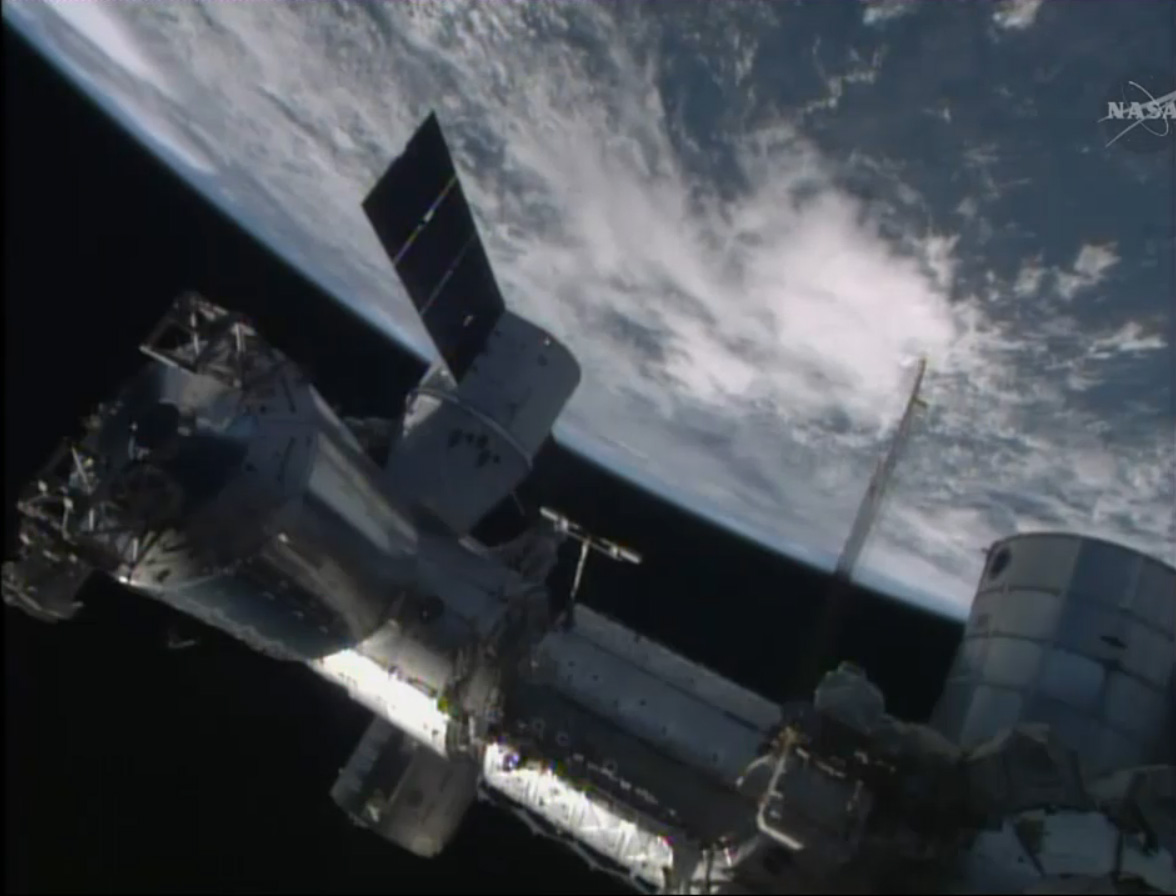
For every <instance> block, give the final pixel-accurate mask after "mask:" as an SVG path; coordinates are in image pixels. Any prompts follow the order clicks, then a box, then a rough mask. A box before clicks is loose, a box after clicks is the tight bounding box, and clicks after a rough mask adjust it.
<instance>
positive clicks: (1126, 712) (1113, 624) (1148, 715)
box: [934, 533, 1176, 771]
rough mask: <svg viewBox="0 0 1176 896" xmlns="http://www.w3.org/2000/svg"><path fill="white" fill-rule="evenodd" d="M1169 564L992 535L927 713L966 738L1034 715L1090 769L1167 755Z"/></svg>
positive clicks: (1175, 614)
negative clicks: (958, 640) (947, 669)
mask: <svg viewBox="0 0 1176 896" xmlns="http://www.w3.org/2000/svg"><path fill="white" fill-rule="evenodd" d="M1174 661H1176V570H1173V569H1172V568H1171V567H1167V566H1164V565H1162V564H1160V563H1159V562H1157V561H1155V560H1153V559H1151V558H1149V557H1146V556H1144V555H1142V554H1139V553H1137V552H1135V551H1132V550H1130V549H1128V548H1125V547H1121V546H1119V545H1115V544H1112V543H1110V542H1106V541H1101V540H1098V539H1091V538H1084V537H1080V536H1076V535H1066V534H1048V533H1043V534H1032V535H1021V536H1017V537H1014V538H1010V539H1006V540H1004V541H1001V542H997V543H996V544H995V545H993V547H992V550H991V551H990V552H989V557H988V564H987V566H986V569H985V571H984V574H983V576H982V578H981V581H980V584H979V587H978V589H977V594H976V600H975V603H974V604H973V607H972V613H971V616H970V618H969V620H968V624H967V628H966V630H965V634H964V641H963V643H962V644H961V646H960V650H959V653H958V654H957V657H956V660H955V663H954V665H953V668H952V671H951V674H950V676H949V678H948V681H947V683H946V685H945V687H944V691H943V694H942V696H941V698H940V701H939V704H938V705H937V707H936V710H935V714H934V724H935V726H936V727H937V728H938V729H939V730H940V731H942V732H943V733H944V734H945V735H947V736H949V737H951V738H953V739H956V740H958V742H959V743H960V744H961V745H963V746H965V747H968V746H973V745H975V744H977V743H980V742H981V741H983V740H986V739H987V738H989V737H991V736H993V735H995V734H997V733H998V732H999V731H1001V730H1002V729H1004V728H1007V727H1008V726H1010V725H1012V724H1014V723H1018V722H1043V723H1047V724H1049V725H1050V726H1052V727H1053V729H1054V730H1055V731H1056V732H1057V733H1058V734H1059V735H1060V736H1061V738H1062V739H1063V740H1064V741H1065V742H1066V743H1067V744H1068V745H1069V746H1071V747H1073V748H1074V749H1075V750H1077V751H1078V752H1079V755H1080V756H1081V757H1082V760H1083V762H1084V763H1086V764H1087V766H1088V767H1089V768H1090V769H1091V770H1094V771H1103V770H1107V769H1111V768H1117V767H1122V766H1126V765H1133V764H1144V763H1149V762H1160V763H1162V762H1170V761H1171V757H1172V755H1173V747H1172V742H1171V726H1172V718H1171V712H1172V709H1171V696H1170V688H1171V676H1172V669H1173V662H1174Z"/></svg>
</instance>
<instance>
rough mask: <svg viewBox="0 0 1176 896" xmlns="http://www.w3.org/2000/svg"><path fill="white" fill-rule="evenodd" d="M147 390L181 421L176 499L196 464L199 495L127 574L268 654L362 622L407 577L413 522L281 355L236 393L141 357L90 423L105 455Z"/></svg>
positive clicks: (301, 651)
mask: <svg viewBox="0 0 1176 896" xmlns="http://www.w3.org/2000/svg"><path fill="white" fill-rule="evenodd" d="M159 397H165V398H167V399H169V400H171V401H173V402H175V403H176V404H178V405H179V406H180V408H181V411H182V413H183V414H184V415H185V416H186V418H187V419H188V421H189V426H190V431H189V433H188V434H187V435H184V436H182V437H181V439H180V443H179V444H180V448H179V450H180V452H181V455H182V457H181V460H182V464H183V465H182V466H180V467H179V469H180V472H179V474H178V477H177V478H178V482H179V485H180V487H181V491H182V492H183V493H184V495H185V501H186V500H187V496H188V495H190V494H191V493H193V492H195V491H197V489H196V488H195V487H194V485H195V484H194V483H192V482H190V481H188V480H190V479H191V478H192V476H193V473H192V471H193V470H199V471H200V479H201V481H200V483H199V489H198V491H199V493H200V500H199V501H198V502H194V503H192V505H191V506H189V507H185V509H184V510H183V512H182V513H181V515H180V516H179V517H178V518H177V519H175V520H173V521H172V522H171V524H170V525H169V526H168V527H167V528H166V530H165V531H163V532H161V533H160V536H159V538H158V540H156V541H154V542H153V543H151V544H150V545H149V546H148V547H147V548H146V549H145V550H143V551H142V554H141V557H140V559H139V561H138V562H137V563H136V564H135V565H134V567H133V568H132V569H130V570H128V572H127V574H126V575H125V576H124V581H125V582H126V584H128V585H130V586H131V587H134V588H137V589H140V590H144V591H147V592H149V593H151V594H153V595H155V596H157V597H159V598H160V599H161V600H163V601H165V602H166V603H168V604H170V605H172V606H174V607H176V608H177V609H179V610H181V611H183V612H186V613H189V614H191V615H194V616H196V617H198V618H201V619H203V620H204V621H206V622H209V623H210V624H213V625H216V626H217V627H219V628H222V629H225V630H226V631H228V632H229V633H230V634H233V635H235V636H237V637H240V638H241V639H242V640H245V641H246V642H247V643H250V644H251V645H253V646H255V647H257V648H259V649H262V650H264V651H265V652H267V653H270V654H272V655H278V656H284V657H287V658H292V659H294V658H296V659H309V658H313V657H316V656H322V655H324V654H327V653H332V652H334V651H337V650H340V649H343V648H344V647H348V646H353V645H355V644H357V643H358V642H360V641H362V640H363V639H364V638H366V637H367V636H368V635H369V634H371V632H373V631H374V630H375V629H376V628H377V626H378V625H379V624H380V623H381V621H382V620H383V617H384V615H385V613H386V612H387V609H388V606H389V604H390V602H391V600H392V598H393V597H394V596H395V595H396V594H397V593H398V590H399V589H400V588H401V587H403V585H404V584H405V583H407V582H410V581H411V580H412V576H413V573H414V568H415V559H414V556H413V555H414V553H415V532H414V531H413V529H412V527H411V525H410V524H409V523H408V521H407V519H406V518H405V517H404V515H403V514H402V513H401V512H400V510H399V509H398V508H397V507H396V505H395V504H394V502H393V501H392V500H391V499H390V498H389V497H388V496H387V495H386V494H385V493H384V491H383V487H382V482H381V477H380V471H379V470H378V469H377V468H376V467H375V465H374V464H373V463H372V462H371V461H370V460H369V459H368V458H367V457H366V456H365V455H364V454H363V453H362V451H361V450H360V449H359V446H358V443H356V441H355V439H354V437H353V436H352V435H351V434H350V433H349V432H348V431H347V430H346V428H345V427H343V425H342V424H341V423H340V422H339V421H338V419H337V418H336V417H335V415H334V414H333V413H332V412H331V411H330V409H329V408H328V407H327V406H326V405H325V403H323V401H322V400H321V399H320V398H319V397H318V395H317V394H316V393H315V391H314V389H313V388H312V387H311V386H310V385H309V383H307V382H306V381H305V380H304V379H303V378H302V377H301V375H300V374H298V373H297V371H296V370H295V369H294V368H293V367H289V366H285V367H283V368H281V369H278V370H276V371H275V372H274V373H273V375H271V376H270V377H268V378H266V379H265V381H263V382H261V383H258V384H257V385H256V386H254V387H253V388H247V389H245V390H244V391H242V392H236V391H235V390H231V389H227V388H225V387H224V386H223V385H222V384H220V383H219V382H217V381H215V380H211V379H210V378H209V377H206V376H202V375H200V374H193V373H189V372H187V371H184V370H180V369H177V368H174V367H165V366H162V365H153V366H151V367H150V368H148V370H147V371H146V372H145V373H144V375H143V376H142V377H140V378H139V379H138V380H136V382H135V384H134V385H133V387H132V388H131V389H130V390H129V391H128V393H127V395H126V398H125V400H124V402H123V411H122V413H121V414H120V415H118V416H117V417H116V418H115V419H114V420H113V421H112V422H111V424H110V426H108V427H107V429H106V430H105V431H104V432H103V433H102V436H101V440H102V442H103V444H105V445H106V446H107V450H108V451H110V452H111V453H112V456H116V457H117V456H119V454H120V453H122V452H125V451H126V447H125V443H127V442H128V441H129V439H130V435H129V429H128V423H129V421H130V420H132V419H134V418H135V416H136V414H137V413H139V411H140V408H141V407H142V406H143V405H144V404H146V403H148V402H149V401H152V400H155V399H158V398H159ZM187 446H192V450H190V451H187V452H186V455H185V451H186V447H187Z"/></svg>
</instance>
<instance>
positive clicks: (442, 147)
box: [363, 114, 506, 381]
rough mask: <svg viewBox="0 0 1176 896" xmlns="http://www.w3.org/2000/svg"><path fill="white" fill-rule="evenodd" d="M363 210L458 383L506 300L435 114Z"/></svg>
mask: <svg viewBox="0 0 1176 896" xmlns="http://www.w3.org/2000/svg"><path fill="white" fill-rule="evenodd" d="M363 210H364V213H365V214H366V215H367V218H368V220H369V221H370V222H371V225H372V227H373V229H374V230H375V231H376V235H377V236H378V237H379V240H380V243H381V245H382V246H383V247H384V251H385V252H386V253H387V254H388V257H389V259H391V261H392V264H393V266H394V267H395V269H396V273H397V275H398V276H399V277H400V281H401V283H403V284H404V288H405V291H407V293H408V295H409V298H410V299H412V303H413V305H415V306H416V309H417V312H418V313H419V314H420V316H421V320H422V322H423V323H424V325H425V329H426V330H427V331H428V333H429V335H430V336H431V337H432V339H433V342H434V344H435V345H436V346H437V350H438V351H439V352H440V354H441V357H442V358H443V359H444V360H445V363H446V364H447V365H448V366H449V369H450V370H451V371H452V372H453V375H454V377H455V378H456V379H457V380H459V381H460V380H461V378H462V377H463V376H464V374H465V373H466V371H467V370H469V368H470V365H471V364H472V363H473V360H474V358H475V357H476V356H477V355H478V353H479V352H480V351H481V350H482V348H483V347H484V345H485V344H486V340H487V339H488V338H489V336H490V333H491V331H492V330H493V329H494V325H495V323H496V322H497V321H498V319H499V317H501V316H502V313H503V312H504V311H505V310H506V303H505V302H504V301H503V299H502V293H501V292H500V291H499V289H498V284H497V282H495V280H494V273H493V271H492V270H491V269H490V260H489V258H488V257H487V255H486V249H485V247H484V246H483V245H482V240H481V238H480V237H479V236H478V230H477V227H476V226H475V224H474V216H473V214H472V212H471V211H470V206H469V203H468V202H467V201H466V198H465V193H464V192H463V191H462V188H461V183H460V181H458V179H457V171H456V169H455V168H454V165H453V158H452V156H451V155H450V153H449V147H448V146H447V145H446V143H445V137H444V135H443V134H442V133H441V125H440V124H439V123H438V121H437V117H436V115H433V114H430V115H429V117H428V118H426V119H425V121H424V123H423V124H422V125H421V126H420V127H419V128H418V129H417V131H416V133H415V134H414V135H413V137H412V139H411V140H409V142H408V145H407V146H406V147H405V149H404V152H403V153H401V155H400V156H399V157H398V158H397V159H396V160H395V161H393V162H392V164H391V165H389V166H388V170H387V171H386V172H384V176H383V177H381V178H380V180H379V182H377V183H376V185H375V186H374V187H373V188H372V191H371V192H370V193H369V194H368V195H367V198H365V199H364V201H363Z"/></svg>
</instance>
